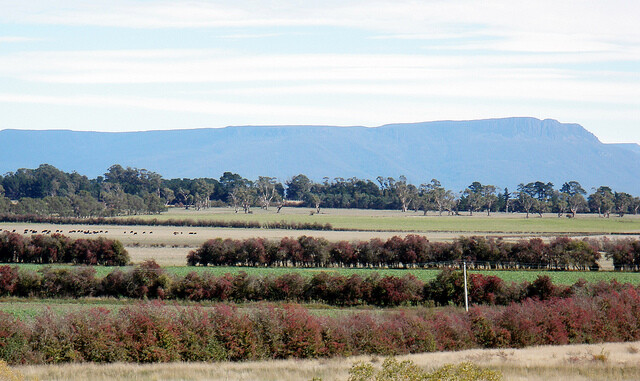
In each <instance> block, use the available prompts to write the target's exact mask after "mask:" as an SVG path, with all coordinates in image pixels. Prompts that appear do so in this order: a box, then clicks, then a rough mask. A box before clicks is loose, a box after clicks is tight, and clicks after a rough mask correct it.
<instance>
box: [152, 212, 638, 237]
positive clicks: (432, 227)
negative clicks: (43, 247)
mask: <svg viewBox="0 0 640 381" xmlns="http://www.w3.org/2000/svg"><path fill="white" fill-rule="evenodd" d="M310 211H311V209H309V208H283V209H282V210H281V212H280V213H276V212H275V209H270V210H262V209H259V208H258V209H254V210H253V212H252V213H251V214H245V213H242V212H239V213H235V212H234V210H233V209H232V208H210V209H206V210H201V211H196V210H185V209H182V208H171V209H170V210H169V211H168V212H165V213H162V214H160V215H154V216H141V217H142V218H149V219H153V218H157V219H159V220H168V219H193V220H223V221H257V222H260V223H263V224H264V223H269V222H279V221H287V222H307V223H314V222H318V223H321V224H326V223H329V224H331V225H332V226H333V227H334V228H336V229H347V230H372V231H404V232H456V233H473V232H482V233H485V232H495V233H598V234H607V233H638V234H640V218H639V217H638V216H631V215H627V216H625V217H623V218H620V217H614V216H612V217H610V218H600V217H598V216H594V215H578V216H577V218H575V219H571V218H558V217H557V215H555V214H545V215H544V217H543V218H539V217H538V216H537V215H535V214H531V215H530V217H529V218H528V219H527V218H525V215H524V214H519V213H514V214H505V213H493V214H492V215H491V216H489V217H487V215H486V213H483V212H477V213H475V214H474V215H473V216H468V215H467V213H466V212H464V215H462V216H447V215H442V216H438V215H437V213H434V212H430V213H429V214H428V215H427V216H424V215H423V212H417V213H416V212H412V211H409V212H406V213H402V212H400V211H395V210H359V209H321V211H320V213H319V214H313V215H311V213H310Z"/></svg>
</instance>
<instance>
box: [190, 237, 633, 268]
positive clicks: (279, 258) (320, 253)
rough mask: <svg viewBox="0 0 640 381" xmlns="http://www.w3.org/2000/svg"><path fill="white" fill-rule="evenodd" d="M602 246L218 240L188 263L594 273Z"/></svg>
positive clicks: (474, 240) (536, 241) (475, 240)
mask: <svg viewBox="0 0 640 381" xmlns="http://www.w3.org/2000/svg"><path fill="white" fill-rule="evenodd" d="M604 244H607V247H608V246H610V243H609V241H602V242H598V241H593V240H591V241H590V240H575V239H570V238H567V237H558V238H556V239H554V240H552V241H551V242H550V243H548V244H547V243H545V242H544V241H542V240H541V239H540V238H533V239H530V240H521V241H519V242H516V243H512V242H506V241H504V240H502V239H493V238H489V239H486V238H483V237H460V238H458V239H456V240H454V241H453V242H451V243H442V242H430V241H429V240H428V239H427V238H425V237H423V236H419V235H415V234H409V235H407V236H406V237H404V238H402V237H398V236H395V237H391V238H389V239H388V240H387V241H382V240H380V239H371V240H369V241H366V242H347V241H340V242H329V241H327V240H326V239H324V238H314V237H309V236H304V235H303V236H300V237H298V238H297V239H293V238H283V239H282V240H280V242H276V241H270V240H267V239H263V238H250V239H246V240H234V239H230V238H228V239H222V238H217V239H212V240H208V241H206V242H205V243H203V244H202V246H201V247H200V248H198V249H197V250H193V251H191V252H190V253H189V254H188V256H187V263H188V264H189V265H191V266H197V265H203V266H208V265H213V266H296V267H335V266H338V267H355V266H361V267H389V268H409V267H416V266H419V267H426V268H437V267H443V266H445V267H446V266H450V265H451V264H452V263H461V262H467V263H468V264H469V265H470V266H471V267H473V268H484V269H487V268H490V269H497V268H500V269H546V270H569V269H574V270H587V269H590V270H597V269H598V268H599V266H598V263H597V261H598V260H599V259H600V253H599V250H600V248H601V247H600V246H603V245H604ZM620 250H622V249H620ZM638 253H640V243H638ZM638 258H640V254H638ZM616 263H617V262H616ZM638 263H640V259H639V260H638ZM635 268H636V267H634V269H635Z"/></svg>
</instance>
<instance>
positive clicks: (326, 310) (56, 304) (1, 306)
mask: <svg viewBox="0 0 640 381" xmlns="http://www.w3.org/2000/svg"><path fill="white" fill-rule="evenodd" d="M140 303H141V301H140V300H139V299H127V298H124V299H115V298H79V299H66V298H65V299H35V298H3V299H0V311H1V312H6V313H9V314H11V315H13V316H15V317H17V318H19V319H20V320H22V321H27V320H30V319H33V318H34V317H36V316H38V315H40V314H42V313H43V312H44V311H45V310H50V311H51V312H52V313H54V314H59V315H64V314H68V313H71V312H82V311H87V310H89V309H91V308H104V309H107V310H110V311H113V312H117V311H118V310H119V309H121V308H123V307H125V306H132V305H137V304H140ZM219 304H220V302H206V301H205V302H197V303H196V302H188V301H184V300H181V301H175V300H172V301H167V302H166V307H165V308H167V309H172V308H174V307H175V306H198V307H200V308H203V309H205V310H206V309H209V308H213V307H215V306H216V305H219ZM285 304H287V303H286V302H282V303H273V302H271V303H269V305H274V306H281V305H285ZM232 305H234V306H237V307H238V308H240V309H249V310H250V309H252V308H255V307H256V306H257V305H259V303H257V302H248V303H244V304H232ZM301 305H302V306H303V307H304V308H305V309H306V310H307V311H309V313H310V314H312V315H316V316H330V317H335V316H341V315H348V314H353V313H358V312H363V311H368V312H376V313H381V314H383V313H391V312H393V311H394V309H383V308H376V307H374V306H357V307H348V308H345V307H335V306H329V305H326V304H319V303H306V304H301ZM406 308H407V309H410V308H411V307H406Z"/></svg>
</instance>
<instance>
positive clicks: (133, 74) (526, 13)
mask: <svg viewBox="0 0 640 381" xmlns="http://www.w3.org/2000/svg"><path fill="white" fill-rule="evenodd" d="M0 9H2V12H0V115H2V118H0V129H4V128H20V129H74V130H95V131H133V130H150V129H174V128H200V127H224V126H227V125H246V124H253V125H256V124H259V125H263V124H265V125H266V124H270V125H272V124H279V125H281V124H316V125H317V124H331V125H365V126H377V125H381V124H385V123H397V122H417V121H431V120H443V119H447V120H450V119H453V120H465V119H479V118H494V117H507V116H533V117H537V118H541V119H544V118H552V119H557V120H559V121H561V122H571V123H579V124H581V125H583V126H584V127H585V128H587V129H588V130H590V131H591V132H593V133H594V134H595V135H596V136H598V137H599V138H600V139H601V140H602V141H604V142H636V143H640V27H638V20H640V2H637V1H635V0H611V1H606V2H604V1H599V0H598V1H591V0H580V1H578V0H567V1H557V0H555V1H546V0H540V1H518V0H511V1H502V0H501V1H490V0H489V1H470V0H443V1H439V0H438V1H431V0H425V1H399V0H395V1H375V0H368V1H348V0H343V1H333V0H329V1H321V2H309V1H278V0H272V1H269V0H266V1H243V0H239V1H198V0H194V1H148V0H144V1H130V0H128V1H122V0H109V1H103V0H92V1H76V0H71V1H70V0H57V1H42V0H29V1H15V0H0Z"/></svg>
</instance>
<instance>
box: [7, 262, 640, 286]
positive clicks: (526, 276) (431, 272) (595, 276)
mask: <svg viewBox="0 0 640 381" xmlns="http://www.w3.org/2000/svg"><path fill="white" fill-rule="evenodd" d="M17 266H19V267H20V268H24V269H30V270H34V271H37V270H38V269H41V268H42V267H44V265H36V264H19V265H17ZM53 266H54V267H63V268H64V267H67V268H70V267H72V266H71V265H53ZM94 268H95V269H96V276H97V277H104V276H106V275H107V274H108V273H110V272H111V271H113V270H114V269H116V268H119V269H121V270H123V271H127V270H128V269H131V267H130V266H124V267H114V266H95V267H94ZM164 269H165V270H166V271H167V272H168V273H169V274H173V275H176V276H179V277H183V276H185V275H186V274H188V273H189V272H191V271H195V272H200V273H201V272H211V273H213V274H214V275H224V274H226V273H229V274H237V273H239V272H241V271H244V272H246V273H247V274H249V275H260V276H265V275H275V276H278V275H282V274H289V273H298V274H300V275H302V276H312V275H313V274H316V273H318V272H321V271H329V272H336V273H338V274H341V275H351V274H359V275H360V276H362V277H366V276H368V275H370V274H372V273H374V272H375V273H378V274H379V275H380V276H385V275H392V276H396V277H402V276H405V275H407V274H412V275H413V276H415V277H416V278H418V279H420V280H422V281H425V282H426V281H429V280H431V279H434V278H435V277H436V276H437V275H438V273H439V272H440V270H437V269H363V268H293V267H269V268H266V267H202V266H197V267H191V266H165V267H164ZM469 273H470V274H473V273H478V274H483V275H496V276H498V277H500V278H502V279H503V280H504V281H506V282H522V281H525V280H526V281H529V282H531V281H534V280H535V279H536V278H537V277H538V276H540V275H547V276H549V277H550V278H551V280H552V281H553V282H554V283H557V284H564V285H571V284H574V283H575V282H577V281H578V280H579V279H584V280H586V281H587V282H599V281H605V282H608V281H611V280H614V279H615V280H616V281H618V282H621V283H633V284H639V283H640V273H632V272H613V271H537V270H517V271H516V270H481V271H480V270H478V271H476V270H470V271H469Z"/></svg>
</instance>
